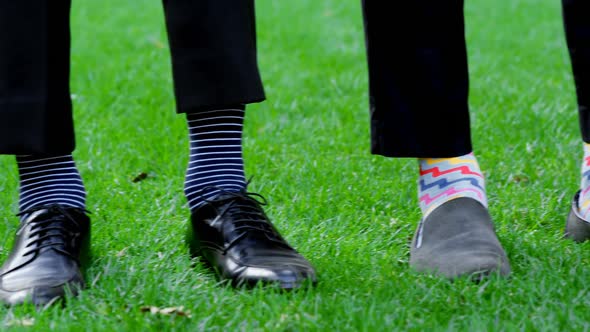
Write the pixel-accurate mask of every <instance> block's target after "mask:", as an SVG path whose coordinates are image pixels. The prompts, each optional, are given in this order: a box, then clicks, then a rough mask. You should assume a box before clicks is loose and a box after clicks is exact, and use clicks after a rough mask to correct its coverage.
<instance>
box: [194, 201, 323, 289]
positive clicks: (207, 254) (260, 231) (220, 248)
mask: <svg viewBox="0 0 590 332" xmlns="http://www.w3.org/2000/svg"><path fill="white" fill-rule="evenodd" d="M254 197H259V198H262V197H261V196H260V195H258V194H253V193H248V192H245V191H241V192H223V193H222V194H220V195H218V196H216V197H214V198H213V199H211V200H209V201H208V202H207V203H205V204H204V205H202V206H201V207H199V208H198V209H197V210H195V211H194V212H193V213H192V216H191V223H190V227H189V231H188V243H189V246H190V249H191V254H193V255H198V256H201V257H203V258H204V259H205V261H206V262H207V263H209V264H210V265H211V266H212V267H213V268H214V269H215V270H216V271H217V272H218V273H219V275H220V276H221V277H222V278H223V279H229V280H231V281H232V284H233V285H236V286H237V285H250V286H252V285H255V284H257V283H259V282H262V283H271V284H277V285H279V287H281V288H283V289H293V288H298V287H300V286H302V285H304V284H305V283H307V282H311V284H315V283H316V273H315V270H314V268H313V267H312V266H311V264H310V263H309V262H308V261H307V260H306V259H305V258H304V257H303V256H301V255H300V254H299V253H298V252H297V251H296V250H295V249H293V248H292V247H291V246H290V245H289V244H288V243H287V242H286V241H285V240H284V239H283V238H282V237H281V235H280V234H279V232H278V231H277V230H276V229H275V227H274V226H273V225H272V224H271V222H270V221H269V219H268V217H267V216H266V214H265V213H264V211H263V210H262V207H261V205H263V204H265V203H262V202H259V201H258V200H256V199H255V198H254Z"/></svg>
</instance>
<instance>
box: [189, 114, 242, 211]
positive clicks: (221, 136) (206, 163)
mask: <svg viewBox="0 0 590 332" xmlns="http://www.w3.org/2000/svg"><path fill="white" fill-rule="evenodd" d="M187 120H188V127H189V135H190V157H189V164H188V169H187V171H186V179H185V182H184V194H185V196H186V198H187V201H188V205H189V208H190V210H191V211H194V210H195V209H197V208H198V207H199V206H200V205H201V204H203V203H204V202H205V201H206V200H207V199H210V198H212V197H213V196H215V195H217V194H219V193H220V191H221V190H224V191H241V190H245V189H246V177H245V175H244V160H243V158H242V126H243V123H244V110H243V109H222V110H214V111H207V112H198V113H188V114H187Z"/></svg>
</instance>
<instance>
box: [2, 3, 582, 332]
mask: <svg viewBox="0 0 590 332" xmlns="http://www.w3.org/2000/svg"><path fill="white" fill-rule="evenodd" d="M72 13H73V22H72V25H73V37H74V43H73V50H72V67H73V68H72V69H73V75H72V93H73V94H74V95H75V99H74V103H75V107H76V110H75V119H76V124H77V142H78V145H77V149H76V151H75V157H76V160H77V163H78V165H79V168H80V170H81V172H82V176H83V178H84V180H85V182H86V186H87V189H88V192H89V196H88V208H89V210H91V211H92V212H93V213H92V220H93V234H92V236H93V248H94V260H93V263H92V266H91V267H90V269H89V272H88V274H87V280H88V283H89V289H88V290H86V291H85V292H84V293H82V294H81V296H79V297H78V298H76V299H71V300H69V301H68V305H67V306H66V307H65V308H59V307H50V308H48V309H46V310H41V311H36V310H34V308H32V307H30V306H22V307H16V308H11V309H8V308H2V309H0V312H1V313H2V314H1V316H0V328H3V329H14V330H20V329H22V330H27V331H29V330H30V331H33V330H36V331H46V330H55V331H148V330H152V331H183V330H187V331H195V330H207V331H234V330H243V331H315V330H318V331H324V330H335V331H391V330H410V331H422V330H428V331H437V330H451V331H452V330H469V331H472V330H488V331H492V330H493V331H496V330H535V331H537V330H551V331H554V330H589V329H590V323H589V322H590V311H589V310H588V306H589V305H590V297H589V296H588V293H587V290H588V286H587V285H588V280H589V279H590V269H589V266H590V254H589V252H590V244H582V245H578V244H574V243H572V242H569V241H565V240H562V239H561V236H562V233H563V226H564V221H565V217H566V214H567V212H568V210H569V204H570V199H571V196H572V195H573V193H574V191H575V190H576V189H577V185H578V181H579V163H580V161H581V152H582V145H581V139H580V133H579V129H578V122H577V113H576V103H575V95H574V87H573V82H572V75H571V72H570V64H569V58H568V55H567V50H566V46H565V39H564V36H563V27H562V23H561V17H560V8H559V2H558V1H549V0H543V1H540V0H513V1H487V0H474V1H467V4H466V15H467V39H468V48H469V59H470V72H471V78H472V82H471V99H470V103H471V106H472V113H471V118H472V128H473V140H474V146H475V153H476V154H477V156H478V158H479V162H480V165H481V167H482V169H483V170H484V172H485V174H486V176H487V182H486V185H487V189H488V195H489V199H490V206H491V207H490V211H491V213H492V215H493V216H494V219H495V221H496V224H497V230H498V235H499V237H500V240H501V241H502V243H503V244H504V247H505V249H506V250H507V252H508V254H509V257H510V260H511V263H512V268H513V274H512V276H511V278H510V279H508V280H501V279H495V278H492V279H491V280H489V281H486V282H484V283H482V284H473V283H470V282H468V281H465V280H459V281H457V282H454V283H451V282H448V281H446V280H443V279H440V278H435V277H431V276H426V275H420V274H416V273H413V272H411V271H410V270H409V269H408V253H409V249H408V242H409V238H410V237H411V236H412V233H413V231H414V228H415V227H416V225H417V221H418V219H419V218H420V211H419V208H418V205H417V199H416V180H417V165H416V161H415V160H412V159H387V158H383V157H378V156H372V155H371V154H370V153H369V118H368V97H367V71H366V59H365V53H364V52H365V51H364V41H363V31H362V21H361V8H360V1H336V0H326V1H312V0H297V1H278V0H266V1H259V2H258V4H257V15H258V36H259V52H260V68H261V72H262V77H263V80H264V83H265V89H266V93H267V97H268V100H267V101H265V102H263V103H260V104H254V105H250V106H249V108H248V116H247V119H246V128H245V130H246V132H245V142H244V149H245V150H244V153H245V158H246V168H247V173H248V175H249V176H253V182H252V184H251V188H250V189H251V190H253V191H257V192H260V193H261V194H263V195H264V196H266V197H267V199H268V201H269V202H270V204H269V206H268V209H267V212H268V214H269V215H270V216H271V218H272V219H273V221H274V222H275V224H276V225H277V227H278V228H279V229H280V230H281V231H282V233H283V234H284V235H285V236H286V238H287V239H288V240H289V241H290V242H291V243H292V244H293V245H294V246H295V247H297V248H298V249H299V250H300V251H301V252H302V253H303V254H304V255H305V256H306V257H307V258H308V259H310V260H311V261H312V262H313V264H314V265H315V266H316V267H317V270H318V273H319V278H320V283H319V285H318V286H317V288H315V289H309V290H303V291H300V292H294V293H287V294H283V293H280V292H277V291H276V290H273V289H254V290H251V291H246V290H234V289H232V288H230V287H227V286H225V285H221V284H219V283H218V281H217V280H216V279H215V277H214V276H213V274H212V273H211V272H210V271H209V270H207V269H205V268H204V267H203V266H202V265H200V264H198V262H197V264H192V263H191V260H190V258H189V256H188V249H187V247H186V245H185V243H184V242H183V234H184V229H185V224H186V221H187V218H188V217H189V214H188V211H187V209H186V205H185V200H184V197H183V194H182V184H183V175H184V169H185V166H186V163H187V151H188V143H187V135H186V124H185V121H184V118H183V117H182V116H177V115H175V113H174V99H173V94H172V81H171V77H170V61H169V52H168V48H167V46H166V45H167V38H166V34H165V28H164V21H163V14H162V10H161V5H160V3H159V2H158V1H145V0H143V1H140V0H133V1H132V0H127V1H115V0H100V1H98V0H86V1H74V7H73V10H72ZM140 172H146V173H148V175H149V176H148V178H147V179H146V180H144V181H142V182H139V183H133V182H132V181H131V179H132V178H133V177H134V176H136V175H137V174H139V173H140ZM0 174H2V176H0V202H1V204H2V206H3V207H4V208H3V209H2V210H1V211H0V220H1V221H2V222H1V223H0V235H3V236H4V238H5V239H6V241H5V242H4V243H3V244H2V245H1V246H0V249H1V251H0V256H1V258H5V257H6V256H7V254H8V252H9V250H10V247H11V245H12V237H13V234H14V231H15V229H16V227H17V224H18V221H17V219H16V218H15V217H14V213H16V211H17V204H16V203H17V201H16V198H17V193H18V188H17V184H18V177H17V173H16V167H15V163H14V158H13V157H11V156H2V157H0ZM142 306H156V307H160V308H164V307H176V306H184V307H185V310H188V311H190V313H191V317H183V316H165V315H153V314H150V313H145V312H142V311H141V307H142ZM2 317H3V318H2ZM28 325H31V326H28Z"/></svg>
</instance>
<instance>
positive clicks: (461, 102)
mask: <svg viewBox="0 0 590 332" xmlns="http://www.w3.org/2000/svg"><path fill="white" fill-rule="evenodd" d="M562 7H563V13H562V14H563V18H564V24H565V32H566V39H567V44H568V47H569V51H570V55H571V64H572V68H573V73H574V78H575V85H576V91H577V96H578V110H579V119H580V128H581V131H582V137H583V140H584V141H585V142H587V143H590V110H589V109H588V107H590V1H587V0H563V1H562ZM362 8H363V18H364V28H365V42H366V49H367V60H368V66H369V103H370V114H371V152H372V153H373V154H378V155H383V156H387V157H417V158H427V157H430V158H434V157H455V156H460V155H464V154H467V153H469V152H471V151H472V145H471V133H470V121H469V105H468V94H469V75H468V64H467V50H466V44H465V32H464V15H463V0H423V1H396V2H390V1H379V0H362Z"/></svg>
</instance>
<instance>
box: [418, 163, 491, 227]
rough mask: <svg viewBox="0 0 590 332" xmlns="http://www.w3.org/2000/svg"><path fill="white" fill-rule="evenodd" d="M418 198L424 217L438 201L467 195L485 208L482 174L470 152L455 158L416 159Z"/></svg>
mask: <svg viewBox="0 0 590 332" xmlns="http://www.w3.org/2000/svg"><path fill="white" fill-rule="evenodd" d="M419 163H420V179H419V188H418V198H419V200H420V209H421V210H422V214H423V215H424V218H426V216H428V214H429V213H430V212H432V211H433V210H434V209H435V208H437V207H438V206H440V205H441V204H443V203H445V202H448V201H450V200H452V199H455V198H459V197H470V198H473V199H475V200H477V201H479V202H480V203H481V204H482V205H483V206H485V207H487V205H488V203H487V197H486V192H485V184H484V178H483V174H482V173H481V170H480V169H479V164H478V163H477V159H476V158H475V156H474V155H473V152H472V153H469V154H466V155H464V156H460V157H455V158H425V159H419Z"/></svg>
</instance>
